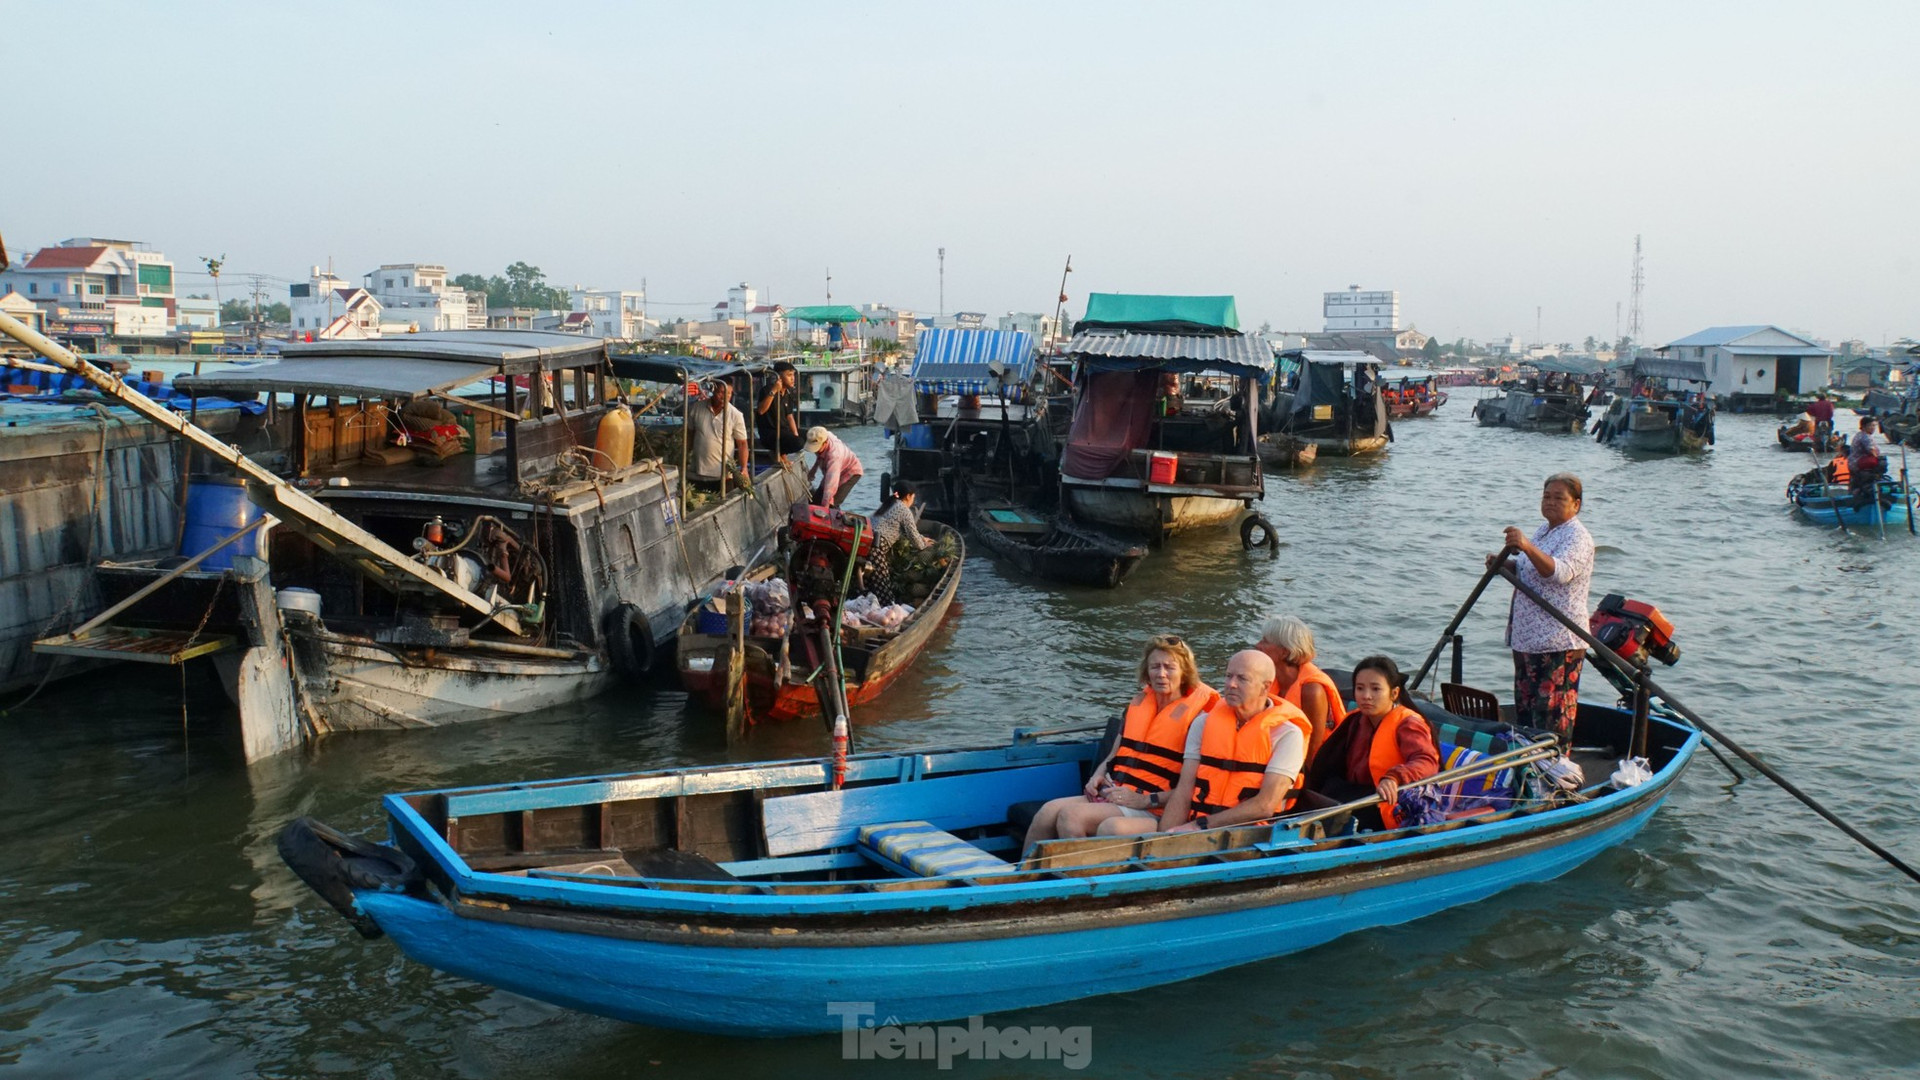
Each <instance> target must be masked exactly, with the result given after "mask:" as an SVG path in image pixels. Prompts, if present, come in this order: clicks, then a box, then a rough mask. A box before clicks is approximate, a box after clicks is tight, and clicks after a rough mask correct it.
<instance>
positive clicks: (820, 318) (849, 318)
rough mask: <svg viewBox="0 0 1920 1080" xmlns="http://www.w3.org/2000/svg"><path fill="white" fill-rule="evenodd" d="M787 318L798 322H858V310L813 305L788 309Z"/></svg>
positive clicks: (846, 306) (854, 308)
mask: <svg viewBox="0 0 1920 1080" xmlns="http://www.w3.org/2000/svg"><path fill="white" fill-rule="evenodd" d="M787 318H789V319H796V320H798V321H800V322H820V323H847V322H859V321H860V309H859V308H856V307H850V306H848V305H846V304H815V305H814V306H813V307H796V308H788V309H787Z"/></svg>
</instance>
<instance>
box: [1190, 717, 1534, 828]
mask: <svg viewBox="0 0 1920 1080" xmlns="http://www.w3.org/2000/svg"><path fill="white" fill-rule="evenodd" d="M1559 756H1560V740H1559V739H1558V737H1556V736H1553V735H1548V736H1547V737H1545V738H1541V739H1535V740H1534V741H1533V742H1530V743H1527V744H1526V745H1525V746H1517V747H1515V748H1513V749H1512V750H1509V751H1507V752H1506V753H1504V754H1496V755H1494V756H1493V757H1490V758H1487V759H1486V760H1485V761H1476V762H1474V763H1473V764H1471V765H1462V766H1460V767H1459V768H1455V769H1448V770H1446V771H1445V772H1437V773H1434V774H1433V775H1432V776H1429V777H1425V778H1424V779H1420V780H1413V781H1410V782H1408V783H1405V784H1401V785H1400V790H1401V791H1406V790H1408V789H1410V788H1417V787H1437V786H1439V785H1441V784H1451V783H1454V782H1455V781H1459V780H1471V779H1473V778H1474V777H1476V776H1485V775H1487V774H1488V773H1495V772H1501V771H1503V770H1506V769H1511V768H1513V767H1515V766H1517V765H1530V764H1532V763H1533V762H1536V761H1544V760H1546V759H1548V758H1554V757H1559ZM1380 801H1381V799H1380V793H1379V792H1377V791H1376V792H1374V793H1373V794H1371V795H1368V796H1367V797H1365V798H1363V799H1355V800H1353V801H1352V802H1344V803H1341V804H1340V805H1339V806H1329V807H1326V808H1324V809H1320V810H1309V811H1307V812H1305V813H1300V814H1287V815H1285V816H1282V817H1278V818H1274V819H1273V823H1274V824H1275V825H1289V826H1291V825H1305V824H1307V823H1309V822H1314V821H1319V820H1321V819H1323V818H1330V817H1336V816H1338V815H1340V814H1347V813H1352V812H1353V811H1355V810H1361V809H1365V808H1366V807H1369V806H1372V805H1374V804H1375V803H1378V802H1380ZM1251 824H1258V823H1257V822H1245V823H1242V824H1240V825H1226V826H1222V828H1229V829H1238V828H1244V827H1245V826H1246V825H1251Z"/></svg>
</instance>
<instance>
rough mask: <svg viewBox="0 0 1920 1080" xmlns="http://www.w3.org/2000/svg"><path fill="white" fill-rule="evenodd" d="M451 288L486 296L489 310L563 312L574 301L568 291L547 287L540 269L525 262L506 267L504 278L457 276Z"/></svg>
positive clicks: (497, 275)
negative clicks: (541, 309) (516, 308)
mask: <svg viewBox="0 0 1920 1080" xmlns="http://www.w3.org/2000/svg"><path fill="white" fill-rule="evenodd" d="M453 284H455V285H458V286H460V287H461V288H463V289H468V290H471V291H474V292H483V293H486V294H487V306H488V307H529V308H558V309H560V310H562V311H564V310H566V309H568V308H570V307H572V306H573V297H572V295H571V294H570V293H568V292H567V290H565V289H561V288H556V287H554V286H551V285H548V284H547V277H546V275H545V274H544V273H542V272H541V270H540V268H539V267H537V266H534V265H532V264H531V263H528V262H526V261H525V260H522V261H519V262H516V263H514V264H513V265H512V266H509V267H507V272H506V275H505V276H502V275H500V274H494V275H493V276H492V277H486V278H483V277H481V276H480V275H479V274H459V275H457V276H455V277H454V279H453Z"/></svg>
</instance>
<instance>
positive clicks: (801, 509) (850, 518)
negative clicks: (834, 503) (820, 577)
mask: <svg viewBox="0 0 1920 1080" xmlns="http://www.w3.org/2000/svg"><path fill="white" fill-rule="evenodd" d="M854 517H855V515H853V514H849V513H847V512H846V511H845V510H836V509H834V508H833V507H831V506H809V505H807V504H805V503H795V504H794V507H793V513H792V517H791V524H792V526H793V538H794V539H796V540H828V541H832V542H833V543H836V544H838V545H840V549H841V550H842V551H845V550H847V549H848V548H850V547H852V546H853V522H854ZM872 551H873V526H872V524H870V523H868V522H867V521H866V520H865V519H864V518H863V519H861V522H860V551H859V552H858V556H859V557H860V558H862V559H864V558H866V557H867V556H868V555H869V554H870V553H872Z"/></svg>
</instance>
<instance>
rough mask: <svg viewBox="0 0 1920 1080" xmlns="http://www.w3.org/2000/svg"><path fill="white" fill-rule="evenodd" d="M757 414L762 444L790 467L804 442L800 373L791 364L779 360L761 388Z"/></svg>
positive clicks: (754, 410)
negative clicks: (801, 423)
mask: <svg viewBox="0 0 1920 1080" xmlns="http://www.w3.org/2000/svg"><path fill="white" fill-rule="evenodd" d="M753 412H754V423H755V424H756V425H757V426H758V427H759V429H760V441H761V442H763V443H765V444H766V446H767V449H769V450H772V451H773V453H774V456H775V457H777V458H779V460H780V463H781V464H783V465H784V464H786V460H787V455H788V454H796V453H799V452H800V447H801V446H802V445H803V442H804V440H802V439H801V437H800V373H799V372H798V371H796V370H794V366H793V365H792V364H791V363H789V362H788V361H785V360H779V361H775V363H774V365H773V374H772V375H770V376H769V377H768V378H767V380H766V382H765V384H763V386H762V387H761V390H760V400H759V401H757V402H756V403H755V404H754V406H753Z"/></svg>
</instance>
